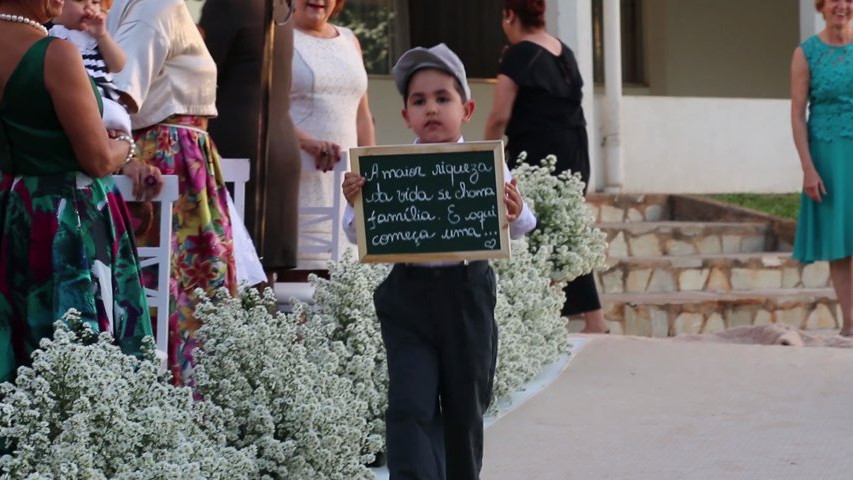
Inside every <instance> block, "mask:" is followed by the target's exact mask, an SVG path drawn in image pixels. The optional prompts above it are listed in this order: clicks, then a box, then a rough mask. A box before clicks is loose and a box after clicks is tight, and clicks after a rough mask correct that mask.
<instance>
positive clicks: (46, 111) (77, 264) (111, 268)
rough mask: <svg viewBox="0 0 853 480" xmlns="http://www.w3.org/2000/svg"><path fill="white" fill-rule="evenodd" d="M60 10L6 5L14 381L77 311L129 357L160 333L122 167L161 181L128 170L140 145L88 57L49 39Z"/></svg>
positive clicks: (0, 38) (5, 234) (2, 336)
mask: <svg viewBox="0 0 853 480" xmlns="http://www.w3.org/2000/svg"><path fill="white" fill-rule="evenodd" d="M61 8H62V2H59V1H57V0H48V1H45V0H3V1H2V3H0V45H3V49H0V172H2V176H0V381H3V380H11V379H13V377H14V374H15V371H16V369H17V367H18V366H20V365H25V364H27V363H28V362H29V360H30V355H31V354H32V351H33V350H34V349H36V348H38V344H39V341H40V340H41V339H42V338H44V337H49V336H51V335H52V333H53V323H54V322H55V321H56V320H58V319H60V318H62V316H63V315H64V314H65V313H66V312H67V311H68V310H69V309H72V308H73V309H75V310H77V311H78V312H80V314H81V317H82V319H83V321H84V322H86V323H87V324H89V325H91V326H92V327H93V328H94V330H95V331H109V332H111V333H112V334H113V335H114V337H115V338H116V342H117V343H118V345H119V346H120V347H121V348H122V350H123V351H125V352H126V353H128V354H136V353H138V352H139V349H140V344H141V341H142V338H143V337H144V336H146V335H151V319H150V317H149V313H148V306H147V303H146V301H145V293H144V290H143V289H142V286H141V283H140V279H139V265H138V260H137V257H136V247H135V245H134V242H133V238H132V236H131V233H130V231H129V230H128V228H127V225H128V220H127V211H126V207H125V204H124V201H123V200H122V198H121V196H120V195H119V193H118V192H117V191H116V190H115V187H114V185H113V183H112V179H111V177H110V174H111V173H112V172H115V171H116V170H118V169H119V168H121V167H122V166H124V167H125V169H126V171H125V173H126V174H128V175H129V176H131V177H133V178H135V179H137V180H139V179H141V178H144V177H147V176H148V175H150V174H153V173H152V172H149V171H148V170H147V167H145V166H143V165H141V164H139V165H138V164H137V162H134V161H130V162H128V160H132V157H133V155H132V152H131V146H132V142H133V141H132V139H130V138H129V137H127V136H123V135H116V138H110V136H109V135H108V133H107V131H106V130H105V129H104V127H103V125H102V123H101V116H100V111H99V108H100V106H101V102H100V97H98V93H97V90H95V88H94V84H93V83H92V82H91V80H90V79H89V78H88V76H87V75H86V72H85V70H84V69H83V62H82V59H81V57H80V53H79V52H78V51H77V49H76V48H75V47H74V46H73V45H72V44H70V43H67V42H65V41H64V40H58V39H52V38H50V37H47V36H46V34H47V32H46V30H44V28H43V27H42V26H41V25H40V24H41V23H44V22H46V21H47V20H49V19H50V18H52V17H54V16H55V15H57V14H58V13H59V12H58V10H59V9H61ZM158 178H159V177H157V178H153V180H151V181H150V182H149V183H152V184H154V183H158V182H157V180H158ZM137 183H138V182H137ZM137 188H138V189H139V187H137ZM154 188H155V189H156V188H159V185H155V186H154ZM138 191H139V190H138ZM140 193H142V192H140ZM154 193H156V192H153V191H149V192H147V195H151V194H154ZM147 195H145V194H143V196H147Z"/></svg>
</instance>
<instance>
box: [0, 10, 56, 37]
mask: <svg viewBox="0 0 853 480" xmlns="http://www.w3.org/2000/svg"><path fill="white" fill-rule="evenodd" d="M0 20H3V21H4V22H12V23H23V24H25V25H29V26H31V27H34V28H37V29H38V30H40V31H41V32H42V33H44V34H45V35H47V28H45V26H44V25H42V24H40V23H39V22H37V21H35V20H33V19H31V18H27V17H24V16H22V15H9V14H8V13H0Z"/></svg>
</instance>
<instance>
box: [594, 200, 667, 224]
mask: <svg viewBox="0 0 853 480" xmlns="http://www.w3.org/2000/svg"><path fill="white" fill-rule="evenodd" d="M586 203H587V205H588V206H589V208H590V211H591V212H592V215H593V217H595V221H596V222H599V223H601V222H606V223H618V222H660V221H663V220H669V219H671V218H672V214H671V212H672V209H671V207H670V202H669V195H666V194H608V193H590V194H589V195H587V197H586Z"/></svg>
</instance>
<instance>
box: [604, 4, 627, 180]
mask: <svg viewBox="0 0 853 480" xmlns="http://www.w3.org/2000/svg"><path fill="white" fill-rule="evenodd" d="M603 13H604V121H603V122H602V125H603V128H602V136H603V137H604V164H605V174H606V176H605V178H606V180H605V185H604V191H606V192H618V191H619V190H621V189H622V185H623V178H624V168H623V165H622V135H621V126H622V124H621V114H622V34H621V29H622V26H621V19H620V18H619V17H620V9H619V0H604V12H603Z"/></svg>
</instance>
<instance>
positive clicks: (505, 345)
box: [491, 239, 568, 412]
mask: <svg viewBox="0 0 853 480" xmlns="http://www.w3.org/2000/svg"><path fill="white" fill-rule="evenodd" d="M550 253H551V252H550V250H549V249H546V248H540V249H539V250H537V251H536V252H532V251H530V250H529V249H528V247H527V242H526V240H524V239H521V240H515V241H513V243H512V258H511V259H509V260H500V261H497V262H494V264H493V266H494V269H495V273H496V275H497V293H498V295H497V304H496V306H495V319H496V321H497V324H498V364H497V370H496V372H495V382H494V388H493V390H492V404H491V410H492V411H493V412H494V410H495V407H496V405H497V400H499V399H500V398H502V397H504V396H506V395H508V394H509V393H512V392H513V391H515V390H517V389H518V387H520V386H521V385H523V384H525V383H526V382H528V381H530V380H531V379H532V378H534V377H535V376H536V375H537V374H538V373H539V372H541V371H542V368H543V367H544V366H545V365H547V364H549V363H552V362H554V361H555V360H556V359H557V357H558V356H559V355H560V354H561V353H563V352H565V351H567V350H568V337H567V333H566V322H565V320H564V319H563V318H561V316H560V309H561V308H562V306H563V302H564V301H565V295H564V294H563V291H562V288H561V286H562V284H555V283H554V282H552V281H551V278H550V273H551V258H550Z"/></svg>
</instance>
